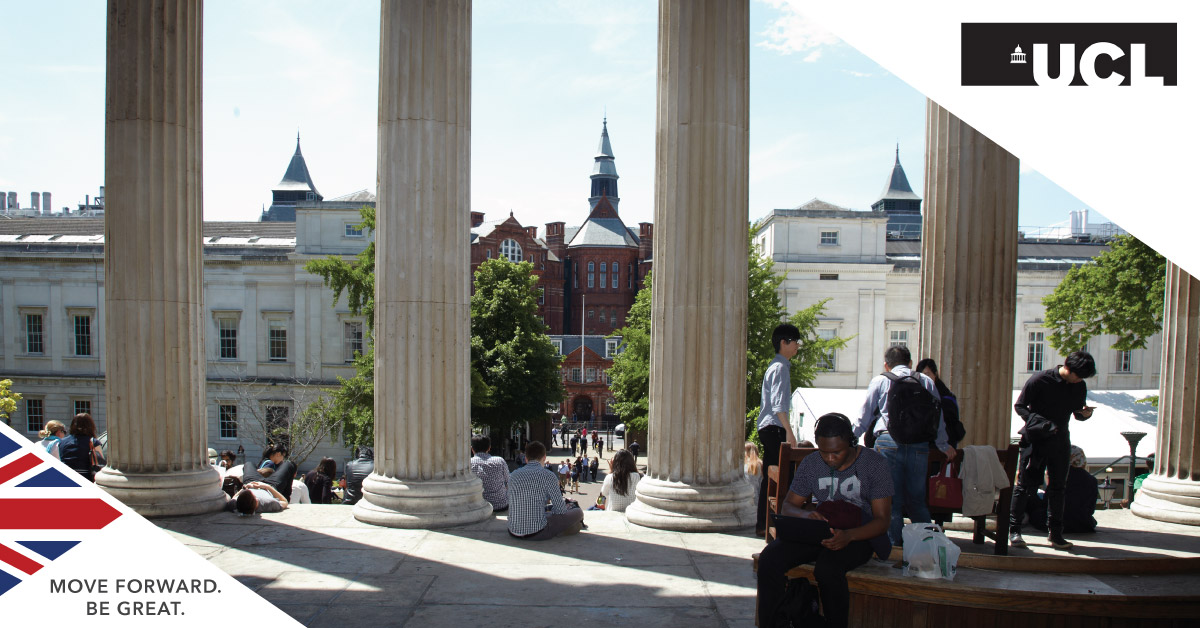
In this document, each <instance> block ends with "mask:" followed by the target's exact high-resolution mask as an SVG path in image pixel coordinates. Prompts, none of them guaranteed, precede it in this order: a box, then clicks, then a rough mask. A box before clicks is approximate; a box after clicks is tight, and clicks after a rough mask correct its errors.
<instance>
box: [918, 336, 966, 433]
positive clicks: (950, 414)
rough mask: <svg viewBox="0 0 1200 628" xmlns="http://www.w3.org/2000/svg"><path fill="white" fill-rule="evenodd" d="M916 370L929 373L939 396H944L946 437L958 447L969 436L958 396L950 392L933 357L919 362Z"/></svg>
mask: <svg viewBox="0 0 1200 628" xmlns="http://www.w3.org/2000/svg"><path fill="white" fill-rule="evenodd" d="M916 371H917V372H918V373H924V374H926V375H928V376H929V377H930V379H932V380H933V385H934V386H936V387H937V391H938V396H940V397H941V398H942V420H943V421H945V422H946V439H947V440H948V441H949V442H950V446H951V447H954V448H957V447H958V444H959V443H961V442H962V441H963V439H964V438H966V437H967V428H966V427H964V426H963V424H962V418H961V417H960V416H959V414H958V397H955V396H954V393H952V392H950V387H949V386H947V385H946V382H943V381H942V378H941V377H940V376H939V375H938V368H937V362H934V361H933V358H925V359H924V360H921V361H920V362H917V368H916Z"/></svg>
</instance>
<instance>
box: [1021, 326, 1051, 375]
mask: <svg viewBox="0 0 1200 628" xmlns="http://www.w3.org/2000/svg"><path fill="white" fill-rule="evenodd" d="M1045 358H1046V332H1043V331H1031V332H1029V348H1028V350H1027V351H1026V353H1025V370H1026V371H1030V372H1033V371H1040V370H1042V363H1043V362H1044V361H1045Z"/></svg>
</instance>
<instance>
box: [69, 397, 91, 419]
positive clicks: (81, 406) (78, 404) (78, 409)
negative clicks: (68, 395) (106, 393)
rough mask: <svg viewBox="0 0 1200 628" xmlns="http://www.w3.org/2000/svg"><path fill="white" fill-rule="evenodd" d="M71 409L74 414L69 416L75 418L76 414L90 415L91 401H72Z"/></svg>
mask: <svg viewBox="0 0 1200 628" xmlns="http://www.w3.org/2000/svg"><path fill="white" fill-rule="evenodd" d="M71 409H72V410H74V412H72V413H71V416H75V415H76V414H91V413H92V400H91V399H73V400H72V401H71Z"/></svg>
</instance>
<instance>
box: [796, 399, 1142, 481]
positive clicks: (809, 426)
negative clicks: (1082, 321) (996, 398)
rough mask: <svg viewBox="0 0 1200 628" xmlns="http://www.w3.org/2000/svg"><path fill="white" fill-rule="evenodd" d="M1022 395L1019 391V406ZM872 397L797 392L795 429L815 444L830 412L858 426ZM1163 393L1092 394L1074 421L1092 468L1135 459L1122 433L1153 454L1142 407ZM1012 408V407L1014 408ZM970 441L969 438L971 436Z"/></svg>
mask: <svg viewBox="0 0 1200 628" xmlns="http://www.w3.org/2000/svg"><path fill="white" fill-rule="evenodd" d="M1020 393H1021V391H1019V390H1014V391H1013V396H1012V398H1013V401H1014V402H1015V401H1016V399H1017V395H1019V394H1020ZM866 394H867V391H866V390H864V389H854V388H797V389H796V390H795V391H794V392H793V393H792V415H791V416H792V429H793V431H795V433H796V437H797V438H799V439H801V440H810V441H811V440H813V433H812V432H813V424H814V423H815V422H816V417H819V416H821V415H822V414H825V413H827V412H841V413H842V414H845V415H846V416H848V417H850V420H852V421H853V420H856V419H857V418H858V417H859V416H860V415H861V413H862V406H863V400H864V399H865V398H866ZM1157 394H1158V391H1157V390H1096V391H1088V405H1090V406H1096V411H1095V412H1094V413H1093V414H1092V418H1091V419H1089V420H1088V421H1086V422H1080V421H1076V420H1072V421H1071V443H1072V444H1075V445H1078V446H1079V447H1081V448H1083V451H1084V453H1085V454H1087V457H1088V462H1089V463H1091V464H1103V463H1109V462H1112V461H1113V460H1116V459H1117V458H1120V457H1121V456H1128V455H1129V443H1128V441H1126V440H1125V437H1123V436H1121V432H1145V433H1146V436H1145V437H1144V438H1143V439H1142V440H1141V442H1140V443H1138V450H1137V454H1138V457H1144V456H1147V455H1149V454H1150V453H1152V452H1153V451H1154V449H1155V447H1156V446H1157V443H1158V409H1157V408H1155V407H1154V406H1152V405H1150V404H1148V403H1136V402H1137V400H1138V399H1143V398H1145V397H1148V396H1150V395H1157ZM1010 407H1011V406H1010ZM1023 425H1024V422H1023V421H1021V417H1019V416H1017V413H1016V412H1015V411H1014V412H1013V413H1012V423H1011V426H1010V430H1011V433H1012V437H1013V438H1014V439H1015V438H1020V435H1019V434H1017V430H1019V429H1021V427H1022V426H1023ZM968 436H969V435H968Z"/></svg>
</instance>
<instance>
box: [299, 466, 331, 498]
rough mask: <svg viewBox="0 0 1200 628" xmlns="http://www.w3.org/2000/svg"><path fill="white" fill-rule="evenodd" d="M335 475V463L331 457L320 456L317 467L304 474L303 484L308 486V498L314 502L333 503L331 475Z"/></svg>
mask: <svg viewBox="0 0 1200 628" xmlns="http://www.w3.org/2000/svg"><path fill="white" fill-rule="evenodd" d="M335 475H337V463H336V462H334V461H333V458H321V462H318V463H317V468H315V469H313V470H312V471H309V472H308V473H307V474H305V476H304V485H305V486H307V487H308V494H309V499H311V500H312V503H314V504H332V503H333V477H334V476H335Z"/></svg>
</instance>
